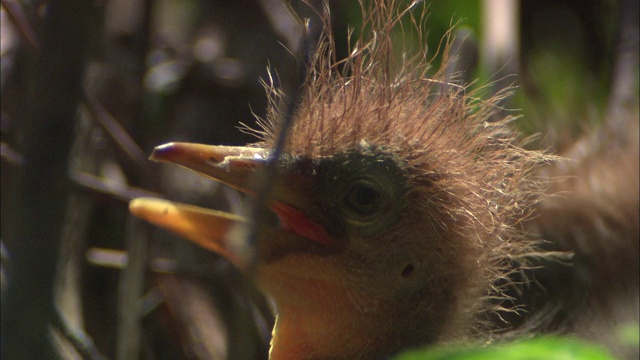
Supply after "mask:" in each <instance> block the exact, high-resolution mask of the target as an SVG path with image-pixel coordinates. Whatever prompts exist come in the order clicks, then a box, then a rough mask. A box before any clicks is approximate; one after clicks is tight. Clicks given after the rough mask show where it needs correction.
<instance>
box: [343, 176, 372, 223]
mask: <svg viewBox="0 0 640 360" xmlns="http://www.w3.org/2000/svg"><path fill="white" fill-rule="evenodd" d="M344 205H345V206H346V208H347V209H348V210H350V211H351V212H353V213H354V214H356V215H359V216H371V215H375V214H377V213H378V212H379V211H380V207H381V206H380V205H381V197H380V193H379V192H378V190H377V189H375V188H374V187H373V186H372V185H370V184H366V183H356V184H354V185H353V186H352V187H351V189H350V190H349V192H348V193H347V196H346V197H345V198H344Z"/></svg>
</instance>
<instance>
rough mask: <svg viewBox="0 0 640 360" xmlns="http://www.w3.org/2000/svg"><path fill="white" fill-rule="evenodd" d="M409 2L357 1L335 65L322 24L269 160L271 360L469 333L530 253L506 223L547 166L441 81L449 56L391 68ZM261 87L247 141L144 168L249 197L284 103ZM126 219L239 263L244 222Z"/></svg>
mask: <svg viewBox="0 0 640 360" xmlns="http://www.w3.org/2000/svg"><path fill="white" fill-rule="evenodd" d="M413 5H415V4H413ZM413 5H412V6H413ZM412 6H410V7H409V8H407V9H404V10H403V9H400V10H398V8H399V4H398V3H396V2H395V1H381V0H375V1H371V2H366V3H363V4H362V7H363V14H364V25H363V27H362V31H361V34H360V37H359V39H358V40H357V41H355V42H354V43H353V44H352V46H351V49H352V51H351V53H350V55H349V56H348V57H347V58H345V59H342V60H336V59H335V58H334V56H335V55H334V54H335V49H334V48H333V46H334V45H333V44H334V39H333V34H332V33H331V29H330V21H329V18H328V10H327V9H326V10H327V11H326V12H325V14H324V23H325V33H324V36H323V37H322V38H321V39H320V41H319V45H318V48H317V50H316V52H315V55H314V56H313V58H312V60H311V64H310V65H309V69H310V70H309V73H308V76H307V79H306V82H305V84H304V89H303V91H304V93H303V94H302V95H301V100H300V101H299V103H298V105H297V108H296V111H295V114H294V118H293V126H292V127H291V129H289V134H288V137H287V142H286V144H285V147H284V154H283V155H282V156H280V157H279V158H278V159H275V161H276V163H275V173H276V176H275V180H274V184H273V186H272V188H271V190H270V192H269V194H268V201H267V205H268V207H269V209H270V210H271V211H272V212H273V213H274V214H275V216H277V219H278V221H275V222H269V221H265V223H264V224H260V226H261V229H262V231H261V232H260V239H259V242H258V244H257V245H256V246H257V259H258V260H257V261H258V262H257V266H256V269H255V280H256V283H257V284H258V286H259V288H260V289H261V290H262V291H264V292H265V293H266V294H267V295H269V296H270V297H272V298H273V300H274V302H275V304H276V308H277V319H276V325H275V328H274V330H273V339H272V346H271V352H270V357H271V358H273V359H299V358H378V357H386V356H389V355H391V354H394V353H396V352H398V351H399V350H401V349H405V348H410V347H415V346H420V345H424V344H433V343H437V342H449V341H455V340H460V339H464V338H467V337H468V336H471V335H473V334H477V333H478V331H477V330H478V329H479V326H481V324H482V321H481V320H482V319H481V316H480V314H482V313H483V312H485V311H487V310H489V309H490V308H491V307H492V306H495V304H496V303H498V302H496V301H489V300H490V298H492V297H496V296H497V297H500V294H501V292H500V289H496V288H495V287H494V284H495V283H496V281H497V280H498V279H501V278H503V277H505V276H506V274H507V272H508V271H511V270H513V269H514V263H513V262H514V261H515V260H517V259H518V258H520V257H522V256H523V255H524V254H526V253H527V252H529V251H530V250H531V244H530V243H529V242H527V241H526V240H524V237H523V236H522V234H521V232H522V230H521V229H520V226H519V224H520V222H521V221H523V219H526V218H527V217H528V215H529V212H530V210H531V208H532V206H533V204H535V203H536V202H537V201H538V198H539V196H540V194H541V192H542V187H543V186H542V185H541V184H540V183H539V182H537V181H535V180H534V179H532V177H531V176H530V175H531V174H532V171H533V169H534V167H535V166H536V165H537V164H540V163H541V162H544V161H546V159H547V157H546V156H545V155H544V154H542V153H538V152H532V151H527V150H524V149H522V148H521V147H520V145H519V142H518V140H517V139H516V136H515V135H514V134H513V133H512V132H511V130H510V129H509V127H508V123H509V122H510V120H512V118H510V117H507V118H504V119H501V120H498V121H495V119H494V118H493V116H494V114H496V110H497V106H496V102H497V101H498V100H500V98H501V96H503V95H504V94H502V95H496V96H494V97H491V98H489V99H485V100H482V99H481V94H480V93H479V91H470V90H469V89H468V88H465V87H460V86H454V85H452V84H448V83H447V82H446V79H445V73H446V69H447V61H448V60H447V55H448V46H445V49H444V50H443V55H444V59H445V60H444V61H443V65H442V68H440V69H439V70H438V71H437V72H436V73H435V75H432V76H431V77H427V76H426V74H427V72H428V71H429V70H430V67H431V64H430V62H429V61H426V60H425V59H427V57H426V49H419V50H418V51H416V52H415V53H413V54H409V53H406V54H405V56H402V59H401V60H397V59H396V54H397V50H398V49H394V47H393V46H392V45H393V44H394V42H396V41H397V40H398V39H395V38H394V34H395V33H394V32H393V28H394V27H396V26H398V25H399V22H400V19H401V18H402V17H403V16H409V17H411V18H412V19H414V20H415V18H414V14H413V13H411V11H412V9H411V8H412ZM413 23H414V25H416V24H417V25H416V26H417V27H418V28H419V27H420V25H419V20H415V21H414V22H413ZM418 30H420V29H418ZM267 88H268V91H269V94H270V96H271V102H270V104H271V108H270V109H269V112H268V113H269V116H268V118H267V119H265V120H264V121H261V122H260V123H261V126H262V128H261V129H259V130H255V132H256V133H258V134H259V136H260V141H259V142H257V143H255V144H251V145H250V146H248V147H228V146H209V145H201V144H187V143H170V144H167V145H164V146H160V147H158V148H156V150H155V151H154V153H153V155H152V159H153V160H156V161H164V162H170V163H175V164H178V165H182V166H184V167H187V168H189V169H191V170H194V171H196V172H198V173H201V174H203V175H205V176H209V177H212V178H214V179H216V180H218V181H221V182H224V183H227V184H228V185H230V186H232V187H235V188H236V189H239V190H241V191H245V192H247V193H255V192H256V191H257V189H258V188H259V187H258V186H257V185H256V183H255V176H254V175H255V173H257V172H258V171H259V169H261V168H263V167H265V166H266V165H267V164H268V163H269V161H270V160H269V159H270V153H271V151H272V149H273V147H274V146H275V143H276V141H277V139H278V132H279V131H278V130H279V128H280V126H281V125H280V124H281V123H282V120H283V118H284V116H285V114H284V113H285V111H284V106H283V104H284V102H285V101H284V98H283V95H282V94H281V93H280V92H279V91H278V90H277V89H275V88H273V87H269V86H268V87H267ZM480 91H481V90H480ZM130 209H131V211H132V212H133V214H135V215H137V216H139V217H142V218H144V219H146V220H148V221H150V222H152V223H156V224H158V225H160V226H164V227H166V228H168V229H171V230H173V231H175V232H177V233H179V234H181V235H183V236H185V237H187V238H189V239H191V240H193V241H195V242H196V243H198V244H200V245H201V246H203V247H205V248H207V249H209V250H212V251H216V252H218V253H220V254H222V255H223V256H225V257H227V258H228V259H230V260H231V261H232V262H234V263H235V264H236V265H238V266H239V267H241V268H243V267H245V266H246V265H247V264H246V259H245V258H244V257H243V255H242V253H241V252H239V251H238V249H237V248H236V247H235V245H234V242H233V241H231V240H230V239H231V238H232V237H233V236H232V235H230V234H231V233H232V232H233V229H234V228H235V227H236V226H237V225H238V224H240V226H246V222H245V220H244V219H241V218H239V217H237V216H234V215H230V214H225V213H222V212H216V211H213V210H205V209H199V208H195V207H191V206H188V205H183V204H175V203H169V202H165V201H160V200H153V199H137V200H134V201H133V202H132V203H131V205H130Z"/></svg>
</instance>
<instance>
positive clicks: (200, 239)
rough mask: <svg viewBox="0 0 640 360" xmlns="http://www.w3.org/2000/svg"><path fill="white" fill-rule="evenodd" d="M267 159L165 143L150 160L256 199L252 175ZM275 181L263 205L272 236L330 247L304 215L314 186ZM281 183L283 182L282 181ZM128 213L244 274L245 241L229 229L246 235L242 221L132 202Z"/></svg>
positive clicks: (246, 150) (261, 153)
mask: <svg viewBox="0 0 640 360" xmlns="http://www.w3.org/2000/svg"><path fill="white" fill-rule="evenodd" d="M268 156H269V153H268V150H264V149H259V148H250V147H233V146H211V145H202V144H190V143H169V144H166V145H162V146H159V147H157V148H156V149H155V150H154V151H153V153H152V155H151V160H154V161H162V162H169V163H174V164H178V165H181V166H183V167H186V168H188V169H190V170H192V171H195V172H197V173H199V174H201V175H204V176H207V177H210V178H213V179H215V180H217V181H220V182H222V183H225V184H227V185H229V186H231V187H233V188H235V189H237V190H240V191H242V192H245V193H248V194H255V189H256V188H257V186H256V183H255V182H256V178H257V177H256V176H255V175H256V173H257V172H258V171H259V169H261V168H263V167H264V166H266V164H267V159H268ZM284 171H286V170H284ZM280 175H282V174H279V177H278V179H277V180H276V184H274V188H273V191H272V192H271V193H270V194H269V195H270V197H269V200H268V203H267V205H268V206H269V208H270V209H271V210H272V211H273V212H274V213H275V214H276V215H277V216H278V218H279V219H280V224H279V226H278V228H277V229H275V230H276V231H283V232H290V233H294V234H296V235H299V236H301V237H304V238H306V239H308V240H311V242H312V243H315V245H320V246H326V245H331V244H333V243H335V240H334V239H333V238H332V237H331V236H330V235H329V234H328V233H327V231H326V230H325V228H324V227H323V226H321V225H320V224H319V223H318V222H316V221H314V220H312V219H311V218H310V217H309V216H308V213H307V211H305V210H306V209H305V208H306V207H308V206H309V205H308V204H309V203H310V202H309V201H308V200H309V199H308V198H307V197H308V195H309V191H313V190H312V188H313V186H302V187H301V186H291V184H287V181H294V182H296V179H292V178H291V177H290V176H289V177H287V176H286V175H285V176H280ZM284 178H288V180H282V179H284ZM298 182H299V181H298ZM307 182H308V179H307ZM294 189H295V190H294ZM301 189H302V190H301ZM129 209H130V211H131V213H132V214H134V215H135V216H137V217H140V218H142V219H144V220H146V221H149V222H151V223H153V224H155V225H158V226H161V227H164V228H166V229H168V230H171V231H173V232H175V233H177V234H178V235H181V236H183V237H185V238H187V239H189V240H191V241H193V242H194V243H196V244H198V245H199V246H201V247H203V248H205V249H207V250H210V251H214V252H216V253H218V254H220V255H222V256H224V257H225V258H227V259H228V260H230V261H231V262H232V263H234V264H235V265H236V266H238V267H239V268H240V269H244V268H246V265H247V260H248V255H247V254H246V253H244V252H243V251H241V249H242V246H238V244H241V243H243V242H244V239H238V236H242V235H238V234H244V233H246V231H234V229H241V228H243V227H245V229H246V226H248V221H247V219H245V218H243V217H240V216H237V215H233V214H229V213H226V212H222V211H216V210H210V209H204V208H200V207H196V206H191V205H186V204H180V203H175V202H171V201H166V200H160V199H155V198H139V199H135V200H133V201H131V203H130V204H129ZM269 230H272V229H269ZM234 234H235V235H234ZM267 245H268V244H267Z"/></svg>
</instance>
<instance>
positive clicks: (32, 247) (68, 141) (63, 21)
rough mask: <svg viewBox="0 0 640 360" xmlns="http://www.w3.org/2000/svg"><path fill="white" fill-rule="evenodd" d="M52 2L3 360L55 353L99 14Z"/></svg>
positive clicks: (38, 64)
mask: <svg viewBox="0 0 640 360" xmlns="http://www.w3.org/2000/svg"><path fill="white" fill-rule="evenodd" d="M4 4H5V3H4V2H3V5H4ZM46 6H47V9H46V10H47V11H46V12H45V13H44V14H45V15H44V23H43V31H42V34H41V36H42V38H41V39H42V42H41V46H40V48H39V49H37V53H36V54H34V55H35V63H34V66H33V68H32V69H33V70H32V71H33V76H32V77H31V79H33V82H32V83H31V84H30V85H31V87H30V88H31V89H33V91H32V92H31V93H30V94H29V98H30V99H29V100H30V102H29V103H30V104H33V107H31V108H27V109H24V111H23V112H22V113H21V114H20V117H21V118H20V119H19V120H20V121H19V123H20V124H21V126H22V133H23V137H24V142H23V144H24V146H23V148H22V155H23V166H22V167H20V168H19V169H17V174H16V175H17V177H16V179H15V182H13V183H12V184H11V185H12V191H11V193H10V195H9V196H11V198H10V200H9V206H10V208H11V211H10V213H9V214H8V215H7V216H9V221H7V224H8V225H7V228H8V229H7V238H8V241H7V242H8V243H10V244H11V245H13V246H12V248H11V254H12V259H11V264H12V278H11V279H10V280H9V285H8V288H7V291H6V298H4V299H3V301H2V358H4V359H51V358H55V357H56V355H55V350H54V347H53V345H52V343H51V341H50V324H51V322H52V320H53V319H54V317H55V313H54V312H55V310H54V305H53V304H54V283H55V279H56V269H57V263H58V255H59V251H60V241H61V233H62V231H63V227H64V218H65V214H66V213H67V212H66V208H67V201H68V195H69V193H68V190H69V183H68V178H67V176H66V174H67V167H68V156H69V152H70V150H71V145H72V142H73V138H74V131H73V130H74V118H75V116H76V113H77V106H78V102H79V98H80V96H81V84H82V78H83V74H84V68H85V60H86V58H85V51H86V48H87V45H88V44H89V38H90V35H91V34H92V31H91V29H92V25H93V20H95V19H94V18H93V16H91V15H92V10H93V8H92V6H93V5H92V4H91V3H90V2H86V1H73V0H68V1H54V2H50V3H48V4H47V5H46ZM32 51H34V50H32Z"/></svg>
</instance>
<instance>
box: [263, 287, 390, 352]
mask: <svg viewBox="0 0 640 360" xmlns="http://www.w3.org/2000/svg"><path fill="white" fill-rule="evenodd" d="M311 287H313V289H311V290H313V294H309V295H310V296H308V297H306V300H305V301H296V297H297V296H292V297H291V298H290V299H276V304H277V307H278V315H277V318H276V324H275V327H274V329H273V339H272V341H271V351H270V356H269V358H270V359H271V360H283V359H284V360H286V359H305V358H326V357H335V356H344V355H346V356H348V357H351V356H354V357H358V356H359V355H361V354H362V352H363V351H364V349H367V350H368V351H370V350H371V349H372V348H375V346H376V343H378V342H380V341H383V340H384V339H380V337H381V333H380V332H379V330H380V328H379V326H376V323H377V322H378V321H379V317H380V314H385V313H388V309H387V308H390V306H389V304H388V303H385V302H383V301H381V300H380V299H376V298H375V297H371V296H368V297H367V298H364V297H363V296H359V295H358V294H353V292H352V291H351V290H349V291H347V290H345V289H344V288H340V287H339V286H333V285H328V284H326V283H319V282H318V283H316V284H313V285H311V286H308V288H307V290H309V289H310V288H311ZM354 295H355V297H354ZM309 299H313V300H312V301H309ZM278 300H280V301H278Z"/></svg>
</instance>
